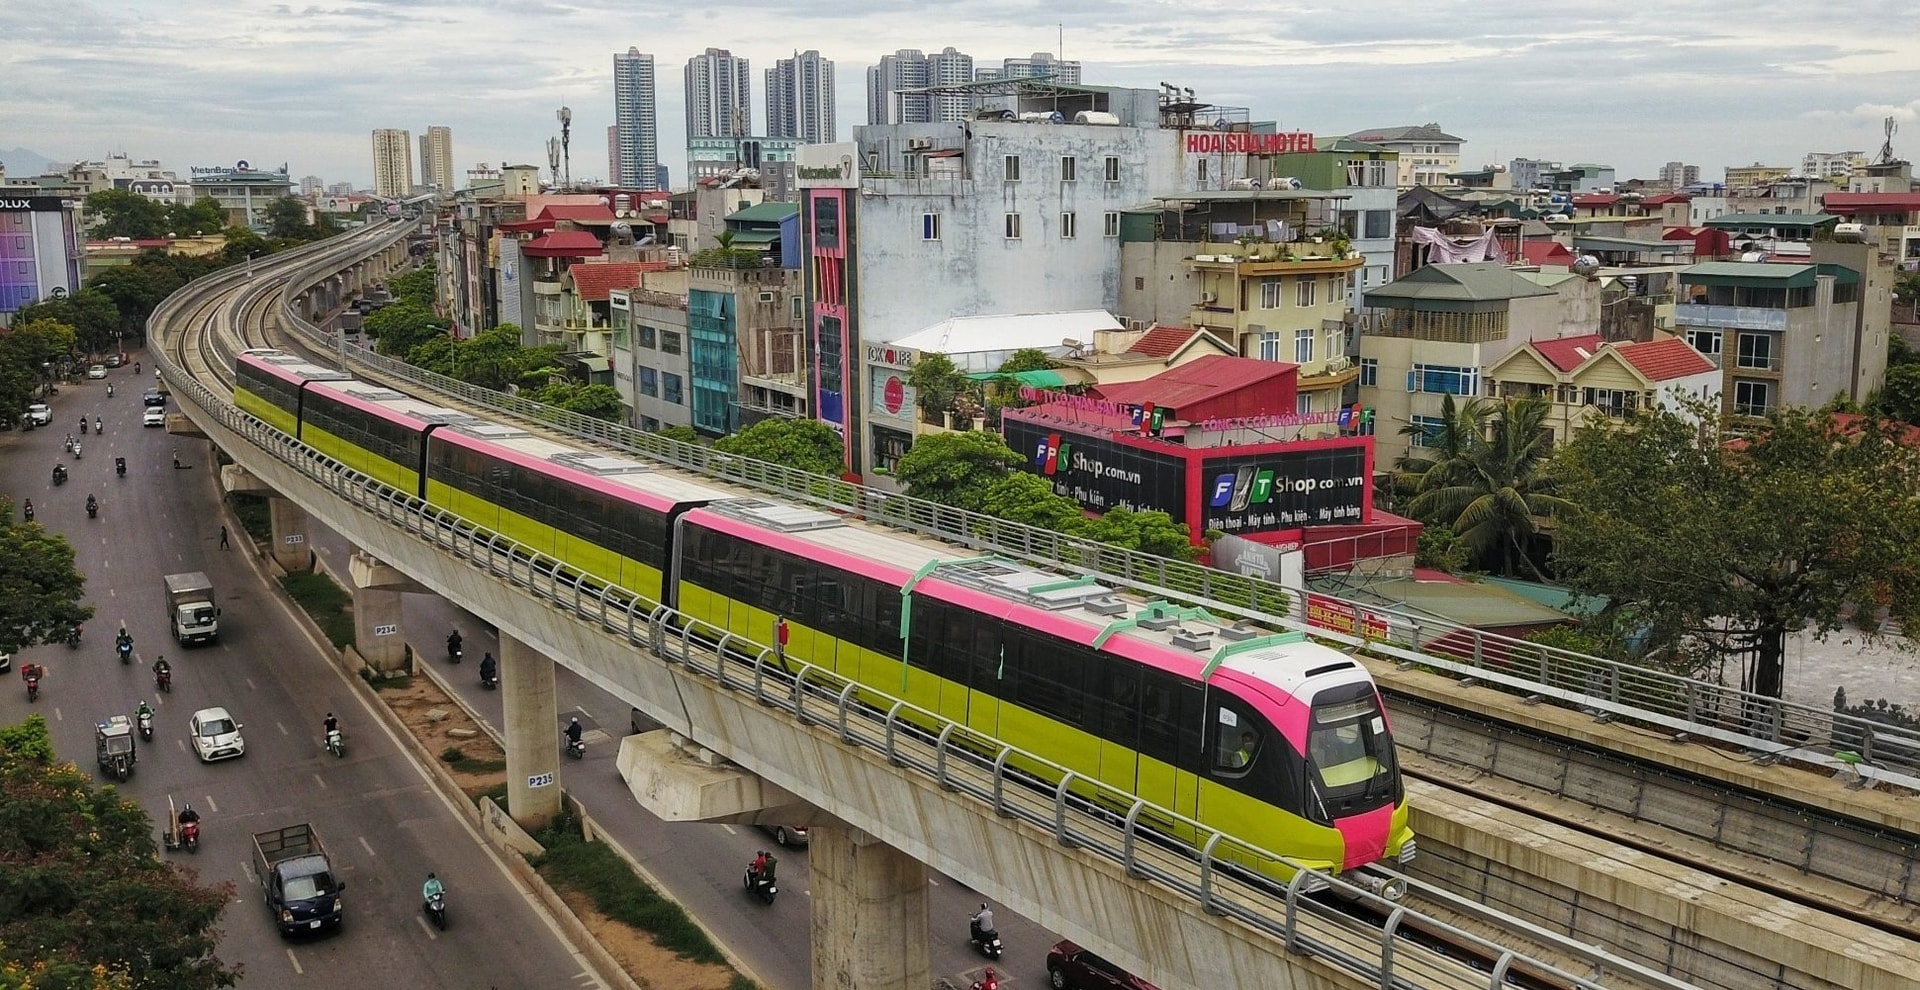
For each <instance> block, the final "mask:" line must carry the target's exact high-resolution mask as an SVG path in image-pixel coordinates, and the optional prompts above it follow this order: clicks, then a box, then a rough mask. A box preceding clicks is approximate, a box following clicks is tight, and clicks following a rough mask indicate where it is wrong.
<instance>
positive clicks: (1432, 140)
mask: <svg viewBox="0 0 1920 990" xmlns="http://www.w3.org/2000/svg"><path fill="white" fill-rule="evenodd" d="M1347 137H1349V138H1352V139H1353V140H1355V141H1362V142H1365V143H1367V144H1377V145H1380V146H1381V147H1383V148H1386V149H1387V150H1389V151H1397V152H1399V153H1400V159H1399V162H1400V181H1399V187H1400V188H1401V189H1412V188H1413V187H1414V186H1428V187H1431V188H1436V189H1437V188H1439V187H1441V186H1445V185H1447V184H1448V180H1447V176H1448V175H1451V174H1452V173H1454V172H1458V171H1460V145H1461V144H1463V143H1465V139H1464V138H1457V137H1454V136H1453V135H1451V134H1448V133H1447V132H1446V131H1443V130H1441V129H1440V125H1439V124H1431V123H1429V124H1416V125H1413V126H1410V127H1377V128H1374V129H1373V130H1370V131H1355V132H1353V133H1352V134H1349V135H1347ZM1514 182H1515V183H1516V188H1518V186H1517V183H1518V182H1519V176H1518V174H1516V175H1515V177H1514Z"/></svg>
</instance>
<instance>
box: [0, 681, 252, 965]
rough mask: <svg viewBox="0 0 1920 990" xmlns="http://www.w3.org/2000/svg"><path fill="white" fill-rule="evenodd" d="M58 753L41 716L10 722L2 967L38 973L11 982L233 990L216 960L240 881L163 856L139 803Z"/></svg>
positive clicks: (2, 854) (1, 754)
mask: <svg viewBox="0 0 1920 990" xmlns="http://www.w3.org/2000/svg"><path fill="white" fill-rule="evenodd" d="M52 748H53V747H52V742H51V740H50V738H49V737H48V733H47V724H46V721H45V720H44V719H42V718H41V717H40V716H38V715H34V716H32V717H30V718H28V719H27V720H26V721H25V722H23V723H21V724H19V725H14V726H8V727H5V728H4V729H0V858H4V860H5V862H6V864H7V866H6V869H4V870H0V904H5V905H6V910H5V911H4V912H0V973H21V972H23V971H27V972H31V971H33V970H35V969H38V973H37V974H36V976H37V978H36V979H35V980H34V982H31V983H28V982H26V981H25V980H24V979H22V980H21V981H19V982H12V983H9V985H10V986H33V987H96V986H127V985H132V986H140V987H153V988H163V990H211V988H214V987H231V986H233V985H234V984H235V983H236V982H238V980H239V973H238V972H237V971H235V970H232V969H229V968H228V967H227V966H226V965H225V964H223V963H222V962H221V961H220V959H219V958H218V957H217V956H215V955H214V950H215V948H216V947H217V945H218V940H219V934H220V933H219V931H218V929H216V928H215V927H214V925H215V922H217V921H218V920H219V918H220V911H221V909H222V908H223V907H225V905H226V901H227V899H228V898H230V897H231V896H232V895H233V889H232V887H231V885H223V886H220V887H201V886H198V885H197V884H195V883H194V882H193V881H192V879H191V878H190V877H189V875H188V874H186V873H184V872H182V871H179V870H176V869H174V868H173V867H172V866H169V865H168V864H166V863H163V862H161V861H160V858H159V856H158V854H157V852H156V850H155V849H154V839H153V826H152V823H151V822H150V821H149V820H148V818H147V815H146V813H145V812H143V811H141V810H140V807H139V805H137V804H134V803H133V802H131V801H127V800H123V799H122V798H121V796H120V793H119V791H118V790H116V789H115V788H113V787H97V786H95V785H94V783H93V781H92V780H91V779H89V778H88V777H87V775H86V774H84V773H82V772H81V771H80V770H79V769H78V768H77V767H75V766H74V765H73V764H71V763H56V762H55V761H54V759H53V754H52ZM95 967H97V968H98V970H99V972H98V973H97V974H96V973H94V972H90V970H93V969H94V968H95Z"/></svg>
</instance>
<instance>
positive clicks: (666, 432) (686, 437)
mask: <svg viewBox="0 0 1920 990" xmlns="http://www.w3.org/2000/svg"><path fill="white" fill-rule="evenodd" d="M653 432H655V433H658V434H660V435H661V436H663V437H666V438H667V439H668V440H677V441H679V442H680V443H699V442H700V431H698V430H695V429H694V428H693V427H691V426H686V425H683V424H680V423H675V424H674V425H672V426H663V427H661V428H660V429H657V430H655V431H653ZM829 432H831V431H829ZM721 439H728V438H726V437H722V438H721Z"/></svg>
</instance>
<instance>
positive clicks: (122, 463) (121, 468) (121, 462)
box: [113, 457, 127, 478]
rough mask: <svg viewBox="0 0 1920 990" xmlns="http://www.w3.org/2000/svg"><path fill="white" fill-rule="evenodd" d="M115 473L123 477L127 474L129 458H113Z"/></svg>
mask: <svg viewBox="0 0 1920 990" xmlns="http://www.w3.org/2000/svg"><path fill="white" fill-rule="evenodd" d="M113 473H114V474H117V475H119V476H120V477H122V478H124V477H126V476H127V459H126V458H124V457H116V458H114V459H113Z"/></svg>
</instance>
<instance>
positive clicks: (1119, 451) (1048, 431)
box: [1005, 417, 1187, 522]
mask: <svg viewBox="0 0 1920 990" xmlns="http://www.w3.org/2000/svg"><path fill="white" fill-rule="evenodd" d="M1005 426H1006V438H1007V446H1009V447H1012V448H1013V449H1014V450H1015V451H1016V452H1018V453H1020V454H1023V455H1025V467H1026V470H1027V471H1029V472H1031V473H1033V474H1037V475H1039V476H1040V477H1042V478H1044V479H1046V480H1047V482H1048V483H1049V484H1051V485H1052V486H1053V491H1054V494H1056V495H1065V496H1067V497H1068V498H1071V499H1073V500H1074V501H1076V502H1079V503H1080V505H1081V506H1082V507H1083V508H1086V509H1089V510H1091V511H1093V512H1105V511H1107V510H1108V509H1114V508H1125V509H1133V510H1135V511H1145V510H1151V509H1158V510H1160V511H1162V512H1165V513H1166V514H1168V515H1170V516H1172V517H1173V521H1174V522H1184V521H1186V518H1187V500H1186V477H1187V465H1186V459H1185V458H1183V457H1181V456H1180V454H1178V453H1164V454H1162V453H1156V452H1154V451H1151V450H1147V449H1143V448H1141V447H1136V446H1131V445H1128V444H1120V443H1115V442H1113V441H1112V440H1108V439H1104V438H1101V437H1093V436H1085V435H1082V434H1079V433H1065V432H1062V431H1060V430H1059V429H1057V428H1049V427H1047V426H1045V425H1042V424H1039V423H1029V422H1022V421H1020V420H1016V419H1013V418H1011V417H1009V418H1007V419H1006V420H1005Z"/></svg>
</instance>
